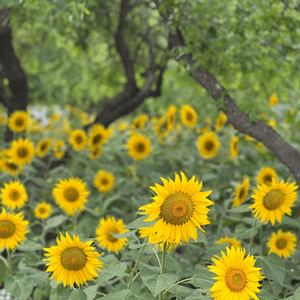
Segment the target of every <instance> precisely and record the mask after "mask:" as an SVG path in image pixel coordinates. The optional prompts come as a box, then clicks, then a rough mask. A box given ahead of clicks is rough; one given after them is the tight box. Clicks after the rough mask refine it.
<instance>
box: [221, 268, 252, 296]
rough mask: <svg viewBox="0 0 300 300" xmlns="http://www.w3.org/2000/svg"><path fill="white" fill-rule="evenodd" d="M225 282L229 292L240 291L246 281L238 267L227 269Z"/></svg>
mask: <svg viewBox="0 0 300 300" xmlns="http://www.w3.org/2000/svg"><path fill="white" fill-rule="evenodd" d="M225 283H226V285H227V287H228V288H229V289H230V291H231V292H240V291H242V290H243V289H244V288H245V286H246V283H247V278H246V275H245V273H244V272H243V271H241V270H239V269H229V270H227V272H226V275H225Z"/></svg>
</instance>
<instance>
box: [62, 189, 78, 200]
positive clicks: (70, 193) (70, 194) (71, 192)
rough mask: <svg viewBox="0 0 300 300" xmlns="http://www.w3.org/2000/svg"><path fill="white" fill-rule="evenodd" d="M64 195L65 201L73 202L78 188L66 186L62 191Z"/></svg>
mask: <svg viewBox="0 0 300 300" xmlns="http://www.w3.org/2000/svg"><path fill="white" fill-rule="evenodd" d="M64 197H65V199H66V200H67V201H69V202H74V201H76V200H77V199H78V197H79V193H78V190H77V189H76V188H74V187H68V188H66V189H65V191H64Z"/></svg>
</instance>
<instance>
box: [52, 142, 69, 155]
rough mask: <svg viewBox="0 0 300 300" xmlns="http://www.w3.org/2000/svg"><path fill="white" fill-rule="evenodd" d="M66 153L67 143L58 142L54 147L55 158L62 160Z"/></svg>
mask: <svg viewBox="0 0 300 300" xmlns="http://www.w3.org/2000/svg"><path fill="white" fill-rule="evenodd" d="M65 152H66V145H65V142H64V141H63V140H58V141H56V143H55V145H54V147H53V153H54V156H55V157H56V158H58V159H61V158H62V157H63V156H64V155H65Z"/></svg>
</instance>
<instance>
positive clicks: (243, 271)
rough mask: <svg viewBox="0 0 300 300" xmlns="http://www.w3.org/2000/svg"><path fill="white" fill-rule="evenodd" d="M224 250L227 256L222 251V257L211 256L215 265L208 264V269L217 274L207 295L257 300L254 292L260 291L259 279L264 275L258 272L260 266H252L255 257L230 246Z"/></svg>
mask: <svg viewBox="0 0 300 300" xmlns="http://www.w3.org/2000/svg"><path fill="white" fill-rule="evenodd" d="M226 251H227V256H226V255H225V253H224V252H223V251H222V257H219V256H217V255H215V256H216V257H217V258H218V260H217V259H215V258H212V260H213V262H214V263H215V266H208V267H209V269H210V270H209V271H210V272H212V273H215V274H216V275H217V276H216V277H214V279H216V280H217V282H215V283H214V285H213V287H212V288H211V289H210V292H211V294H210V295H209V297H214V300H222V299H234V300H238V299H244V300H249V299H255V300H259V299H258V298H257V296H256V293H259V292H260V291H261V290H260V289H259V287H260V286H261V285H260V284H259V281H260V280H262V279H263V278H264V277H263V276H262V275H261V274H260V272H259V270H260V269H261V268H256V267H254V264H255V261H256V259H254V258H253V256H252V255H251V256H250V255H248V256H247V257H245V249H241V248H238V249H235V248H234V247H231V249H229V248H226Z"/></svg>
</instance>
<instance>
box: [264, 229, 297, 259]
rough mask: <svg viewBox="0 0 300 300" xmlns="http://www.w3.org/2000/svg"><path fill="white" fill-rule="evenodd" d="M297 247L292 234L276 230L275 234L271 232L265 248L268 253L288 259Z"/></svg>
mask: <svg viewBox="0 0 300 300" xmlns="http://www.w3.org/2000/svg"><path fill="white" fill-rule="evenodd" d="M296 246H297V237H296V235H295V234H293V233H292V232H289V231H288V232H282V231H281V229H279V230H278V232H277V234H276V233H275V232H272V236H271V237H270V238H269V240H268V243H267V247H268V248H270V251H269V254H270V253H272V252H273V253H276V254H277V255H279V256H281V257H284V258H288V257H290V256H291V255H292V254H293V252H294V251H295V249H296Z"/></svg>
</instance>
